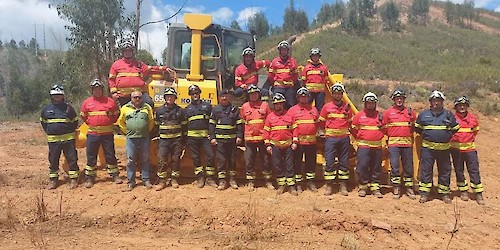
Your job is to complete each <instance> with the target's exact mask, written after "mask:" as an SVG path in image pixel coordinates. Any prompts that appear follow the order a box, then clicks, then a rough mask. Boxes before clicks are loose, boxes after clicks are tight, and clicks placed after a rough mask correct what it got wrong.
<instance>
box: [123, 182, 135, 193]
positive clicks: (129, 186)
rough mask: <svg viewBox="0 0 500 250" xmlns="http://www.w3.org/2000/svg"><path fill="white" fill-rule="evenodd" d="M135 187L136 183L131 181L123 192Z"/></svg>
mask: <svg viewBox="0 0 500 250" xmlns="http://www.w3.org/2000/svg"><path fill="white" fill-rule="evenodd" d="M134 188H135V184H133V183H129V184H128V185H127V187H126V188H125V189H123V190H122V192H130V191H132V190H133V189H134Z"/></svg>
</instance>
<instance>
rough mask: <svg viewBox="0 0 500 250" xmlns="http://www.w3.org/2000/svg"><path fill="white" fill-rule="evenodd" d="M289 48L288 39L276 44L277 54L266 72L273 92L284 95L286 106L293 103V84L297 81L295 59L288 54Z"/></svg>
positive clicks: (290, 105) (288, 106)
mask: <svg viewBox="0 0 500 250" xmlns="http://www.w3.org/2000/svg"><path fill="white" fill-rule="evenodd" d="M290 49H291V46H290V43H289V42H288V41H281V42H280V43H279V44H278V53H279V55H278V56H277V57H276V58H274V59H273V60H272V62H271V65H270V66H269V74H268V82H270V83H272V85H273V88H272V90H273V92H274V93H281V94H283V95H284V96H285V98H286V103H287V106H286V108H290V107H292V106H293V105H295V95H294V93H295V85H296V84H297V82H298V73H297V61H296V60H295V58H293V57H292V56H291V55H290Z"/></svg>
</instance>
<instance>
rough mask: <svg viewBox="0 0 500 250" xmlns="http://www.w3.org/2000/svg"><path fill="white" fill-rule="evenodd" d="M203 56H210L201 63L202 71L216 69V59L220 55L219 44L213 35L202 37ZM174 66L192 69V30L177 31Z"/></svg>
mask: <svg viewBox="0 0 500 250" xmlns="http://www.w3.org/2000/svg"><path fill="white" fill-rule="evenodd" d="M201 43H202V45H201V54H202V55H201V56H203V57H205V58H209V59H206V60H203V61H202V63H201V65H202V66H201V67H202V71H214V70H215V69H216V61H215V60H216V59H212V58H218V57H220V55H219V49H218V48H219V46H218V45H217V41H216V40H215V37H213V36H206V37H203V39H202V42H201ZM174 46H175V50H174V67H175V68H177V69H190V67H191V32H189V31H178V32H175V45H174Z"/></svg>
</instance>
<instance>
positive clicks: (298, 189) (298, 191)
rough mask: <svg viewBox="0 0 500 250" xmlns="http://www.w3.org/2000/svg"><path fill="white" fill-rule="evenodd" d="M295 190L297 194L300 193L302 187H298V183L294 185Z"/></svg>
mask: <svg viewBox="0 0 500 250" xmlns="http://www.w3.org/2000/svg"><path fill="white" fill-rule="evenodd" d="M295 190H297V193H299V194H300V193H302V192H303V190H302V186H301V185H300V182H299V183H297V184H295Z"/></svg>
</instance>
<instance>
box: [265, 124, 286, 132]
mask: <svg viewBox="0 0 500 250" xmlns="http://www.w3.org/2000/svg"><path fill="white" fill-rule="evenodd" d="M287 129H290V127H289V126H287V125H281V126H274V127H272V128H270V131H277V130H287Z"/></svg>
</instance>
